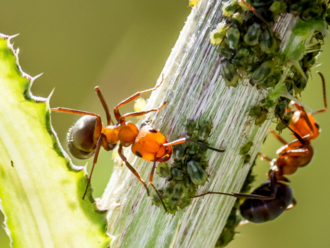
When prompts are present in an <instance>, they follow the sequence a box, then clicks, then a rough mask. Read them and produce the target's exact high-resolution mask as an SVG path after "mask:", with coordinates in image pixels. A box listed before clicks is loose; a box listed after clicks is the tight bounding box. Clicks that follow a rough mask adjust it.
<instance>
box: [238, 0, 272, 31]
mask: <svg viewBox="0 0 330 248" xmlns="http://www.w3.org/2000/svg"><path fill="white" fill-rule="evenodd" d="M241 3H242V4H244V5H245V6H246V7H248V8H249V9H250V10H251V11H252V12H253V13H254V14H255V15H256V16H257V17H258V18H259V19H260V20H262V21H263V22H264V23H265V24H267V26H269V23H268V22H267V21H266V20H265V19H264V18H263V17H262V16H261V14H260V13H259V12H258V11H257V10H256V9H255V8H254V7H252V6H251V5H250V4H248V3H247V2H245V0H241Z"/></svg>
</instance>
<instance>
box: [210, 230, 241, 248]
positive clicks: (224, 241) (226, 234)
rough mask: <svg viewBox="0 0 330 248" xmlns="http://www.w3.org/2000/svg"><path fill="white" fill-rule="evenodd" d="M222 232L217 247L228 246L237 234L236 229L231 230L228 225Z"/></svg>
mask: <svg viewBox="0 0 330 248" xmlns="http://www.w3.org/2000/svg"><path fill="white" fill-rule="evenodd" d="M222 233H223V234H221V236H220V238H219V239H218V241H217V243H216V244H215V248H223V247H226V246H227V245H228V244H229V243H230V241H232V240H233V239H234V236H235V233H236V232H235V230H231V229H230V228H228V227H224V228H223V230H222Z"/></svg>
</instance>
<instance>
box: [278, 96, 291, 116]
mask: <svg viewBox="0 0 330 248" xmlns="http://www.w3.org/2000/svg"><path fill="white" fill-rule="evenodd" d="M287 107H288V102H287V101H286V100H281V99H280V101H279V102H278V104H277V105H276V108H275V114H276V115H277V116H279V117H281V118H282V116H283V115H284V113H285V111H286V109H287Z"/></svg>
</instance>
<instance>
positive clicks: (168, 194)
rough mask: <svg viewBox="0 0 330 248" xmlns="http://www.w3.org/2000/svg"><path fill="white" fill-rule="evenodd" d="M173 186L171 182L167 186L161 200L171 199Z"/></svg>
mask: <svg viewBox="0 0 330 248" xmlns="http://www.w3.org/2000/svg"><path fill="white" fill-rule="evenodd" d="M174 186H175V183H174V182H173V181H172V182H170V183H169V184H167V185H166V187H165V189H163V195H162V198H171V197H172V195H173V189H174Z"/></svg>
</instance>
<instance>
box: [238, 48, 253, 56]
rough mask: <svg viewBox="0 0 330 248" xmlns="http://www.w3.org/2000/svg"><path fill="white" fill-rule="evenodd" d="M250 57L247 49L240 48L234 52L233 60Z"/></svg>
mask: <svg viewBox="0 0 330 248" xmlns="http://www.w3.org/2000/svg"><path fill="white" fill-rule="evenodd" d="M249 55H250V51H249V49H247V48H241V49H239V50H238V51H237V52H236V55H235V58H246V57H248V56H249Z"/></svg>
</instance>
